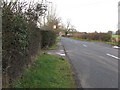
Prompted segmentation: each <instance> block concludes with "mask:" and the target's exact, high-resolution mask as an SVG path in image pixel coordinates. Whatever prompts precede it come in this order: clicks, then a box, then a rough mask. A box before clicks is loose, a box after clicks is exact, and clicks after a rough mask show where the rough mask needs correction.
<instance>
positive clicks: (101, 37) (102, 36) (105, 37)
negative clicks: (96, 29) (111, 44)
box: [74, 33, 111, 41]
mask: <svg viewBox="0 0 120 90" xmlns="http://www.w3.org/2000/svg"><path fill="white" fill-rule="evenodd" d="M74 37H77V38H81V39H87V40H98V41H110V40H111V35H110V34H108V33H87V34H78V35H74Z"/></svg>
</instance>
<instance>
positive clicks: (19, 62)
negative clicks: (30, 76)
mask: <svg viewBox="0 0 120 90" xmlns="http://www.w3.org/2000/svg"><path fill="white" fill-rule="evenodd" d="M2 8H3V13H2V54H3V55H2V66H3V67H2V70H3V78H2V79H3V83H2V84H3V87H8V86H9V85H10V84H11V83H12V81H13V80H14V79H16V78H18V77H19V76H21V74H22V71H23V70H24V68H25V67H26V66H28V65H29V64H30V63H31V62H32V59H31V57H34V56H35V55H37V53H38V52H39V50H41V47H42V48H46V47H50V46H52V45H53V44H54V43H55V38H56V34H55V32H53V31H48V30H46V31H43V30H40V29H39V28H37V25H36V16H35V19H34V18H33V17H34V15H33V16H31V15H32V14H30V15H29V16H27V15H26V13H23V12H22V5H21V4H18V5H17V2H10V3H7V2H4V3H3V6H2ZM28 11H29V10H28ZM28 13H29V12H28ZM28 13H27V14H28ZM41 35H42V36H41Z"/></svg>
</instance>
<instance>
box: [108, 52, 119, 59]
mask: <svg viewBox="0 0 120 90" xmlns="http://www.w3.org/2000/svg"><path fill="white" fill-rule="evenodd" d="M106 55H108V56H111V57H113V58H115V59H120V58H118V57H116V56H114V55H111V54H109V53H107V54H106Z"/></svg>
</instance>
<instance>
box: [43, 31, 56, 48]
mask: <svg viewBox="0 0 120 90" xmlns="http://www.w3.org/2000/svg"><path fill="white" fill-rule="evenodd" d="M41 35H42V45H41V48H48V47H51V46H52V45H53V44H55V41H56V33H55V32H54V31H51V30H41Z"/></svg>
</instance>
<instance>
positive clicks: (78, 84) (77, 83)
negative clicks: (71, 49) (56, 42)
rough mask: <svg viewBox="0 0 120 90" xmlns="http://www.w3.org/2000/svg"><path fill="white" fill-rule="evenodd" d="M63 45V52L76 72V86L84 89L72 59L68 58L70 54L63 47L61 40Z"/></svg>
mask: <svg viewBox="0 0 120 90" xmlns="http://www.w3.org/2000/svg"><path fill="white" fill-rule="evenodd" d="M61 43H62V47H63V50H64V52H65V55H66V58H67V59H68V61H69V63H70V64H71V69H72V71H73V72H74V79H75V84H76V86H77V88H82V85H81V83H80V80H79V78H78V73H77V72H76V69H75V68H74V66H73V63H72V62H71V59H70V58H69V56H68V54H67V52H66V49H65V47H64V45H63V42H62V40H61Z"/></svg>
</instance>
